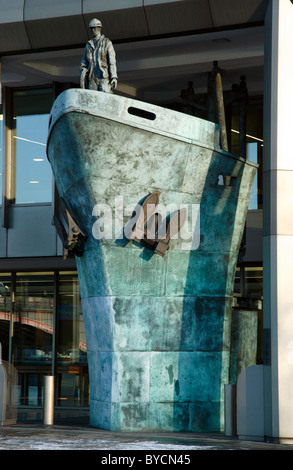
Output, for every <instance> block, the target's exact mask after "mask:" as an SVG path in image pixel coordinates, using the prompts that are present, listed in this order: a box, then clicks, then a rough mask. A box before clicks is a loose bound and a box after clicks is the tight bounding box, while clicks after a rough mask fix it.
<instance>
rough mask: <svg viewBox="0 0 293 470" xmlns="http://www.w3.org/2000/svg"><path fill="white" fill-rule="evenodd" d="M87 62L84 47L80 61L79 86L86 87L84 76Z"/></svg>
mask: <svg viewBox="0 0 293 470" xmlns="http://www.w3.org/2000/svg"><path fill="white" fill-rule="evenodd" d="M88 69H89V62H88V60H87V54H86V49H85V51H84V54H83V56H82V59H81V63H80V88H86V77H87V74H88Z"/></svg>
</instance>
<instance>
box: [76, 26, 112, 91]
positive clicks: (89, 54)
mask: <svg viewBox="0 0 293 470" xmlns="http://www.w3.org/2000/svg"><path fill="white" fill-rule="evenodd" d="M89 28H90V29H91V31H92V35H93V37H92V39H90V40H89V41H88V42H87V43H86V46H85V51H84V54H83V57H82V60H81V64H80V68H81V75H80V87H81V88H88V89H90V90H97V91H103V92H105V93H113V91H114V90H115V88H116V87H117V82H118V78H117V68H116V54H115V50H114V47H113V44H112V42H111V41H110V39H108V38H106V37H105V36H104V35H102V34H101V30H102V23H101V21H100V20H97V19H96V18H94V19H92V20H91V21H90V22H89Z"/></svg>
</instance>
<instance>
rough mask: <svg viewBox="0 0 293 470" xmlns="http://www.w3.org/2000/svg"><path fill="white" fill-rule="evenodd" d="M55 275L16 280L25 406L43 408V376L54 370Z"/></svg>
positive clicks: (16, 342) (16, 359)
mask: <svg viewBox="0 0 293 470" xmlns="http://www.w3.org/2000/svg"><path fill="white" fill-rule="evenodd" d="M53 317H54V276H53V273H46V274H42V273H25V274H18V275H17V276H16V304H15V315H14V336H13V365H14V366H15V367H16V369H17V371H18V374H19V386H20V387H19V388H20V391H19V398H20V404H22V405H29V404H30V405H37V404H41V397H42V395H41V394H42V379H43V375H45V374H50V373H51V369H52V338H53Z"/></svg>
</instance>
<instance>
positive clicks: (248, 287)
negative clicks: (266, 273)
mask: <svg viewBox="0 0 293 470" xmlns="http://www.w3.org/2000/svg"><path fill="white" fill-rule="evenodd" d="M245 293H246V295H253V296H256V297H262V295H263V268H262V267H245Z"/></svg>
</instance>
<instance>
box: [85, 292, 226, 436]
mask: <svg viewBox="0 0 293 470" xmlns="http://www.w3.org/2000/svg"><path fill="white" fill-rule="evenodd" d="M231 306H232V299H230V298H223V297H221V298H220V297H219V298H209V297H205V298H194V297H144V298H142V297H110V296H108V297H91V298H86V299H83V300H82V308H83V311H84V312H85V314H84V315H85V318H84V321H85V326H86V331H87V332H88V334H87V347H88V362H89V367H90V380H91V411H90V422H91V424H92V425H93V426H96V427H99V428H102V429H108V430H113V431H120V430H121V431H193V432H200V431H202V430H203V429H204V430H205V431H206V432H212V431H214V432H215V431H220V430H223V413H224V409H223V400H224V393H223V387H224V384H225V383H227V382H228V376H229V358H230V352H229V349H230V326H231Z"/></svg>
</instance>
